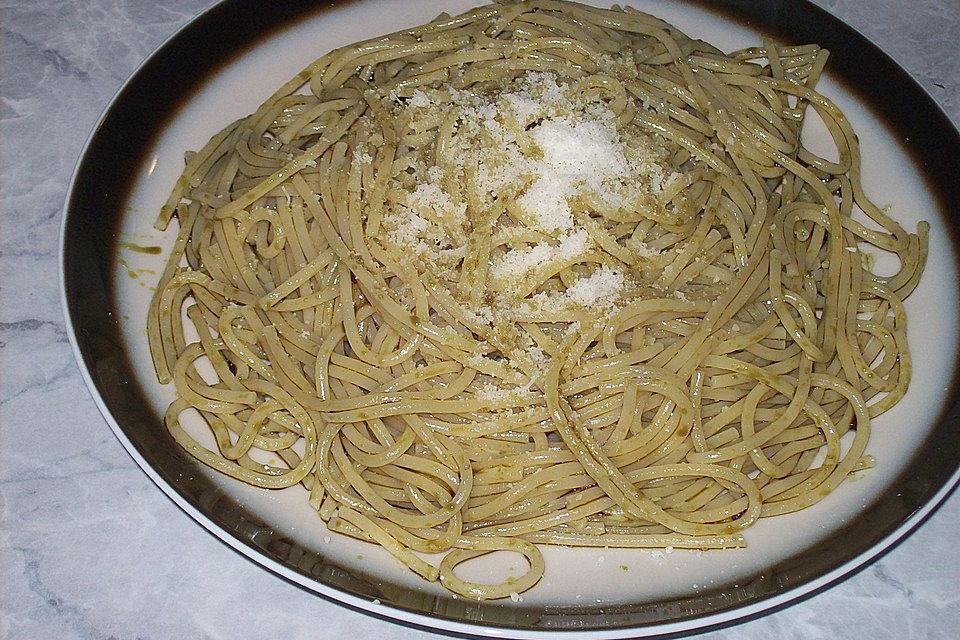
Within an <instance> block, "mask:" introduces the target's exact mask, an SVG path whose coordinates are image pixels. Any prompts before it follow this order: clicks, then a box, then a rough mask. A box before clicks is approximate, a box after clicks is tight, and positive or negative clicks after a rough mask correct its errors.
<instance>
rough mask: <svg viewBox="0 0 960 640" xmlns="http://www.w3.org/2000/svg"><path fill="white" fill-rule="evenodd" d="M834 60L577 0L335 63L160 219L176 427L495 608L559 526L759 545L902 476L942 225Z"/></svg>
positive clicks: (498, 10)
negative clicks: (856, 489) (787, 521)
mask: <svg viewBox="0 0 960 640" xmlns="http://www.w3.org/2000/svg"><path fill="white" fill-rule="evenodd" d="M826 59H827V52H826V51H824V50H822V49H820V48H818V47H817V46H815V45H804V46H781V45H778V44H774V43H770V42H767V43H764V44H763V45H762V46H758V47H754V48H750V49H744V50H741V51H735V52H732V53H728V54H725V53H722V52H720V51H718V50H717V49H715V48H714V47H712V46H711V45H709V44H707V43H704V42H701V41H697V40H692V39H690V38H688V37H687V36H685V35H684V34H683V33H681V32H679V31H678V30H677V29H676V28H674V27H673V26H671V25H669V24H667V23H665V22H663V21H661V20H658V19H657V18H654V17H652V16H649V15H646V14H644V13H640V12H638V11H635V10H632V9H629V8H622V9H621V8H616V7H615V8H613V9H598V8H592V7H586V6H581V5H578V4H573V3H566V2H554V1H549V0H544V1H531V2H521V3H513V2H505V3H502V4H493V5H488V6H483V7H480V8H477V9H475V10H473V11H470V12H469V13H466V14H464V15H460V16H455V17H451V16H448V15H445V14H444V15H441V16H440V17H438V18H437V19H436V20H435V21H433V22H431V23H429V24H426V25H423V26H420V27H416V28H412V29H409V30H406V31H402V32H399V33H396V34H393V35H390V36H385V37H380V38H375V39H372V40H369V41H366V42H361V43H358V44H355V45H351V46H348V47H344V48H341V49H337V50H335V51H332V52H330V53H328V54H326V55H324V56H323V57H321V58H320V59H318V60H317V61H316V62H314V63H313V64H311V65H310V66H309V67H307V68H306V69H304V70H303V71H302V72H301V73H300V74H299V75H297V76H296V77H295V78H293V79H292V80H290V81H289V82H287V83H286V84H285V85H283V86H282V87H281V88H280V89H279V90H278V91H277V92H276V93H275V94H274V95H273V96H271V97H270V99H269V100H267V101H266V102H265V103H264V104H263V105H262V106H261V107H260V108H259V109H258V110H257V111H256V113H254V114H252V115H250V116H249V117H246V118H243V119H241V120H238V121H236V122H234V123H232V124H230V125H229V126H228V127H226V128H225V129H224V130H223V131H221V132H220V133H219V134H217V135H216V136H215V137H214V138H213V139H212V140H210V141H209V142H208V143H207V144H206V145H205V146H204V147H203V148H202V149H201V150H200V151H198V152H195V153H189V154H188V155H187V163H186V169H185V171H184V173H183V175H182V177H181V178H180V180H179V181H178V182H177V185H176V188H175V189H174V191H173V193H172V194H171V196H170V199H169V201H168V202H167V204H166V206H164V207H163V209H162V211H161V213H160V216H159V220H158V223H157V226H158V228H160V229H165V228H166V227H167V226H168V224H169V223H170V222H171V220H172V219H173V218H176V220H177V222H178V224H179V232H178V234H177V236H176V241H175V245H174V248H173V251H172V253H171V255H170V257H169V261H168V262H167V266H166V269H165V271H164V273H163V275H162V278H161V281H160V284H159V286H158V288H157V290H156V294H155V297H154V299H153V302H152V306H151V308H150V312H149V321H148V334H149V339H150V348H151V353H152V356H153V360H154V364H155V366H156V371H157V375H158V377H159V380H160V381H161V382H162V383H168V382H171V381H172V382H173V384H174V385H175V386H176V392H177V399H176V400H175V401H174V402H173V403H172V404H171V405H170V407H169V410H168V411H167V413H166V418H165V422H166V426H167V428H168V429H169V432H170V434H171V435H172V437H173V438H174V439H175V440H176V442H177V443H178V444H179V445H180V446H182V447H183V449H185V450H186V451H187V452H188V453H189V454H190V455H192V456H194V457H195V458H196V459H197V460H199V461H200V462H202V463H204V464H206V465H209V466H210V467H212V468H213V469H216V470H217V471H220V472H222V473H224V474H227V475H229V476H232V477H234V478H236V479H238V480H241V481H243V482H247V483H250V484H253V485H256V486H258V487H264V488H268V489H280V488H283V487H291V486H294V485H298V484H299V485H302V486H303V487H304V488H305V489H306V492H305V495H304V500H309V502H310V504H311V505H312V506H313V507H314V508H315V509H316V511H317V512H318V514H319V518H320V519H322V520H323V521H324V522H325V523H326V527H328V528H329V529H330V530H332V531H336V532H339V533H342V534H345V535H348V536H353V537H355V538H359V539H361V540H366V541H370V542H374V543H376V544H379V545H382V546H383V547H384V548H386V549H387V550H388V551H389V552H390V553H391V554H393V555H394V556H395V557H396V558H397V559H398V560H399V561H400V562H402V563H404V564H405V565H406V566H407V567H409V568H410V569H411V570H413V571H415V572H416V573H418V574H420V575H421V576H423V577H424V578H426V579H427V580H438V579H439V580H440V581H441V583H442V584H443V585H444V586H445V587H446V588H448V589H449V590H451V591H453V592H455V593H456V594H460V595H461V596H466V597H469V598H502V597H506V596H511V595H512V596H516V594H518V593H521V592H523V591H525V590H527V589H529V588H531V587H533V586H534V585H535V584H536V583H537V581H538V580H539V579H540V578H541V576H542V575H543V572H544V570H545V567H544V561H543V557H542V555H541V552H540V550H539V548H538V545H543V544H555V545H566V546H584V547H668V546H672V547H675V548H693V549H718V548H724V547H737V546H742V545H744V539H743V536H742V531H743V530H744V529H745V528H747V527H749V526H750V525H751V524H753V523H754V522H756V521H757V519H758V518H762V517H768V516H780V515H782V514H787V513H790V512H793V511H797V510H799V509H803V508H805V507H808V506H810V505H812V504H814V503H816V502H818V501H819V500H821V499H823V498H824V497H825V496H827V495H828V494H830V492H831V491H832V490H833V489H834V488H836V487H837V485H839V484H840V483H841V482H843V481H844V479H845V478H847V477H848V476H850V474H852V473H854V472H857V471H860V470H862V469H865V468H867V467H870V466H872V464H873V461H872V458H871V457H870V456H869V455H867V454H866V453H865V450H866V446H867V442H868V437H869V434H870V421H871V419H872V418H873V417H875V416H877V415H878V414H881V413H883V412H884V411H886V410H887V409H889V408H890V407H891V406H893V405H894V404H895V403H896V402H897V401H898V400H899V399H900V398H901V397H902V396H903V395H904V393H905V391H906V389H907V385H908V382H909V379H910V369H911V366H910V358H909V353H908V350H907V344H906V317H905V315H904V308H903V302H902V301H903V299H904V298H905V297H906V296H907V295H908V294H909V293H910V292H911V290H912V289H913V288H914V286H915V285H916V283H917V281H918V279H919V278H920V275H921V271H922V268H923V263H924V260H925V256H926V244H927V226H926V225H925V224H921V225H919V228H918V229H917V232H916V233H908V232H907V231H905V230H904V229H903V228H902V227H901V226H900V225H899V224H898V223H897V222H895V221H894V220H893V219H891V217H889V216H888V215H887V213H886V212H885V211H883V210H881V209H880V208H878V207H877V206H876V205H875V204H874V203H872V202H871V201H870V200H869V199H868V198H867V196H866V195H865V194H864V192H863V190H862V188H861V181H860V167H861V158H860V152H859V148H858V143H857V138H856V136H855V135H854V132H853V131H852V130H851V127H850V125H849V123H848V121H847V120H846V118H845V117H844V115H843V114H842V113H841V112H840V111H839V110H838V109H837V107H836V106H835V105H834V104H833V103H832V102H831V101H830V99H829V98H827V97H825V96H823V95H820V94H819V93H817V92H816V91H815V89H814V84H815V83H816V81H817V79H818V76H819V75H820V73H821V71H822V69H823V67H824V64H825V62H826ZM812 112H816V114H817V115H818V116H819V119H820V120H821V121H822V123H823V125H825V128H826V131H828V132H829V135H830V137H832V141H833V145H834V146H835V151H834V152H833V153H832V154H827V155H829V156H830V157H829V158H828V157H822V156H821V155H818V154H816V153H814V152H812V151H811V150H810V149H808V148H806V147H805V146H804V138H803V136H801V129H802V128H803V126H804V121H805V117H806V118H807V119H809V118H810V115H809V114H811V113H812ZM821 126H822V125H821ZM878 256H886V257H889V256H893V257H895V258H896V262H897V265H898V269H897V270H896V272H895V273H893V274H892V275H890V274H886V275H880V274H878V273H876V272H875V268H874V266H873V264H874V262H875V260H876V258H877V257H878ZM188 422H189V423H190V424H192V425H193V426H192V427H190V428H188V427H187V426H186V425H187V423H188ZM197 429H199V432H198V431H197ZM294 490H297V489H294ZM307 493H308V495H307ZM317 529H318V533H319V532H322V530H323V525H322V524H321V523H320V522H319V521H318V523H317ZM504 550H505V551H511V552H516V553H518V554H521V555H522V556H523V557H524V558H525V559H526V561H527V563H528V564H529V569H528V570H527V571H526V573H525V574H524V575H522V576H521V577H519V578H516V577H515V578H511V579H510V580H507V581H506V582H504V583H502V584H480V583H476V582H471V581H467V580H464V579H462V578H461V577H459V576H458V574H457V565H458V564H460V563H462V562H465V561H468V560H471V559H473V558H477V557H479V556H482V555H484V554H488V553H491V552H494V551H504ZM547 570H549V569H547Z"/></svg>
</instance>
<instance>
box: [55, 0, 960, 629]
mask: <svg viewBox="0 0 960 640" xmlns="http://www.w3.org/2000/svg"><path fill="white" fill-rule="evenodd" d="M472 4H478V3H475V2H470V1H469V0H451V1H450V2H445V3H443V8H444V9H445V10H447V11H449V12H451V13H454V12H458V11H460V10H463V9H465V8H467V7H468V6H471V5H472ZM630 4H631V5H632V6H635V7H637V8H639V9H641V10H648V11H650V12H652V13H655V14H656V15H658V16H659V17H662V18H664V19H667V20H668V21H670V22H672V23H674V24H675V25H677V26H678V27H679V28H681V29H682V30H684V31H686V32H687V33H688V34H690V35H692V36H694V37H699V38H703V39H705V40H707V41H709V42H711V43H714V44H717V45H719V46H720V47H721V48H723V49H725V50H730V49H735V48H739V47H742V46H747V45H750V44H755V43H757V42H759V40H760V37H761V35H762V34H766V35H768V36H770V37H773V38H775V39H777V40H779V41H781V42H788V43H806V42H816V43H818V44H820V45H822V46H824V47H826V48H827V49H829V50H830V51H831V62H830V64H829V65H828V69H827V71H828V75H827V77H826V78H825V80H824V81H822V82H821V84H820V85H819V88H820V89H821V91H823V92H824V93H825V94H827V95H828V96H830V97H831V98H833V99H835V101H836V102H837V103H838V104H839V106H841V108H843V109H844V111H845V112H846V113H847V115H848V117H849V118H850V119H851V121H852V123H853V125H854V127H855V129H856V130H857V132H858V135H859V137H860V140H861V144H862V147H863V150H864V156H865V158H866V160H865V171H864V174H865V177H864V181H865V188H866V190H867V192H868V193H869V194H870V195H871V196H873V197H874V199H875V200H877V201H879V202H881V203H884V204H888V205H890V206H891V208H892V209H893V211H894V212H895V215H896V217H897V218H898V220H900V222H901V223H903V224H904V226H906V227H907V228H913V226H914V225H915V223H916V222H917V221H918V220H920V219H927V220H929V221H930V222H931V224H932V226H933V231H932V234H931V237H932V240H931V248H930V259H929V264H928V269H927V273H926V274H925V275H924V279H923V280H922V282H921V286H920V288H919V289H918V290H917V292H916V293H915V294H914V295H913V296H912V297H911V298H910V299H909V300H908V303H907V304H908V310H909V312H910V314H911V315H910V317H911V324H910V333H909V340H910V344H911V351H912V353H913V355H914V360H915V362H916V363H918V364H917V365H916V367H915V374H914V381H913V384H912V386H911V390H910V392H909V393H908V396H907V397H906V398H905V399H904V400H903V401H902V402H901V404H899V405H898V406H897V407H896V408H895V409H894V410H892V411H890V412H889V413H888V414H885V415H884V416H882V417H881V418H880V419H878V420H877V421H876V425H875V429H874V434H873V436H872V437H871V442H870V445H869V448H868V452H869V453H871V454H873V455H874V456H875V457H876V458H877V459H878V461H879V464H878V467H877V468H876V469H874V470H872V471H871V472H870V473H868V474H860V476H862V477H858V478H856V479H855V480H854V481H851V482H847V483H844V485H842V486H841V488H840V489H839V490H838V491H836V492H835V493H834V494H833V495H831V496H830V498H829V499H828V500H824V501H822V502H821V503H819V504H817V505H815V506H814V507H811V508H810V509H807V510H805V511H803V512H800V513H797V514H792V515H791V516H788V517H784V518H774V519H768V520H764V521H762V522H760V523H758V524H757V525H755V526H754V527H753V528H751V530H749V531H747V533H746V536H747V540H748V543H749V547H748V549H747V550H736V551H730V552H724V553H723V554H701V553H697V552H689V553H688V552H676V553H673V554H667V553H663V552H649V551H626V550H595V551H591V550H583V549H580V550H574V549H560V548H553V547H551V548H547V549H545V555H546V556H547V566H548V569H547V574H546V575H545V577H544V579H543V580H542V581H541V584H540V585H538V586H537V587H536V588H534V589H533V590H531V591H529V592H527V593H525V594H523V600H522V601H520V600H518V601H516V602H514V601H511V600H506V601H497V602H485V603H477V602H468V601H465V600H464V599H462V598H461V599H457V598H455V597H454V596H452V594H450V593H449V592H446V591H444V590H443V589H441V588H440V587H438V586H436V585H431V584H424V583H422V582H421V581H419V579H417V578H416V577H415V576H413V575H412V574H410V572H408V571H407V570H406V569H403V568H402V567H400V566H399V565H398V564H397V563H395V562H394V561H393V560H392V558H390V557H389V556H388V555H387V554H386V552H385V551H383V550H382V549H379V548H375V547H372V546H371V545H366V544H364V543H361V542H357V541H353V540H349V539H346V538H343V537H340V536H336V535H330V534H329V533H328V532H326V531H325V529H324V527H323V525H322V523H321V522H320V521H319V520H317V518H316V516H315V515H314V514H313V513H312V512H310V510H309V508H308V507H307V506H306V503H305V501H304V500H302V496H300V495H298V494H296V492H290V491H288V490H287V491H284V492H264V491H260V490H257V489H254V488H251V487H248V486H246V485H243V484H241V483H237V482H234V481H231V480H229V479H225V478H223V477H220V476H217V475H215V474H213V473H211V472H210V471H209V470H207V469H206V468H203V467H201V466H199V465H197V464H196V463H195V462H194V461H193V459H192V458H189V457H188V456H186V455H185V454H184V453H183V452H181V450H180V449H179V448H178V447H177V446H176V445H175V444H174V443H173V442H172V440H171V439H170V438H169V437H168V436H167V435H166V431H165V429H164V428H163V427H162V424H161V420H160V415H162V412H163V410H164V409H165V407H166V403H167V401H168V400H169V397H170V395H169V394H170V393H171V390H170V389H164V388H161V387H160V386H159V385H158V384H157V383H156V380H155V377H154V375H153V371H152V368H151V365H150V363H149V359H148V356H147V351H146V338H145V333H144V328H143V327H144V318H145V310H146V304H147V301H148V300H149V297H150V293H151V287H152V286H153V285H154V284H155V283H156V280H157V277H158V273H159V269H158V268H157V267H158V265H159V264H160V260H161V258H162V256H158V255H157V254H156V253H153V252H152V250H148V251H146V252H144V251H140V250H137V249H138V248H140V249H142V248H143V247H154V246H159V247H166V246H167V245H168V244H169V239H170V238H169V236H167V235H164V234H159V233H157V232H155V231H153V230H152V227H151V225H152V222H153V218H154V216H155V212H156V211H157V210H158V209H159V206H160V204H161V203H162V202H163V201H164V200H165V199H166V196H167V195H168V193H169V191H170V189H171V188H172V185H173V182H174V181H175V180H176V177H177V176H178V175H179V172H180V170H181V168H182V153H183V151H184V150H187V149H195V148H197V147H198V146H199V145H200V144H202V143H203V142H205V141H206V140H207V139H209V138H210V136H212V135H213V134H214V133H216V132H217V131H219V130H220V129H221V128H222V127H223V126H224V125H225V124H227V123H228V122H230V121H231V120H233V119H235V118H238V117H241V116H244V115H246V114H247V113H250V112H251V111H253V110H254V109H255V108H256V107H257V106H258V105H259V104H260V103H261V102H263V100H265V99H266V98H267V97H268V96H269V94H270V93H271V92H272V91H273V90H274V89H275V88H276V87H277V86H279V85H280V84H281V83H282V82H284V81H285V80H286V79H288V78H289V77H291V76H293V75H294V74H295V73H296V72H297V71H299V70H300V68H302V67H303V66H304V65H305V64H306V63H307V62H309V61H311V60H313V59H314V58H316V57H318V56H320V55H322V54H323V53H325V52H326V51H328V50H329V49H332V48H334V47H337V46H340V45H343V44H347V43H349V42H353V41H356V40H359V39H362V38H365V37H369V36H373V35H377V34H380V33H386V32H389V31H393V30H395V29H399V28H402V27H405V26H412V25H415V24H419V23H422V22H425V21H427V20H429V19H431V18H432V17H434V15H435V14H436V13H437V11H438V10H439V9H438V8H437V7H438V4H437V3H433V2H428V1H426V0H418V1H415V2H408V3H405V4H404V10H403V11H402V12H398V11H396V6H397V5H396V3H393V2H390V1H389V0H361V1H359V2H353V3H334V2H327V3H313V4H311V3H302V2H281V3H275V4H274V5H272V6H271V10H270V11H264V10H263V6H262V4H261V3H258V2H256V1H254V0H228V1H226V2H224V3H222V4H219V5H217V6H215V7H213V8H212V9H210V10H209V11H207V12H206V13H204V14H202V15H201V16H199V17H198V18H196V19H195V20H194V21H192V22H191V23H190V24H188V25H187V26H186V27H185V28H184V29H182V30H181V31H180V32H178V33H177V34H176V35H174V36H173V37H172V38H171V39H170V40H169V41H168V42H167V43H166V44H164V45H163V46H162V47H161V48H160V49H159V50H158V51H157V52H156V53H154V54H153V55H152V56H151V57H150V58H149V59H148V60H147V61H146V62H144V64H143V65H142V66H141V67H140V68H139V69H138V71H137V72H136V73H135V74H134V75H133V76H132V77H131V78H130V80H128V82H127V83H126V84H125V85H124V87H123V88H122V89H121V91H120V92H119V93H118V95H117V96H116V97H115V99H114V100H113V102H112V103H111V105H110V106H109V107H108V109H107V111H106V112H105V113H104V115H103V117H102V118H101V120H100V122H99V123H98V125H97V127H96V129H95V131H94V132H93V134H92V136H91V138H90V140H89V142H88V144H87V146H86V149H85V151H84V153H83V156H82V158H81V161H80V163H79V165H78V168H77V171H76V174H75V176H74V179H73V181H72V183H71V188H70V192H69V195H68V201H67V214H66V216H65V218H64V224H63V229H62V238H61V260H62V282H63V302H64V306H65V310H66V314H67V319H68V328H69V331H70V334H71V338H72V341H73V344H74V348H75V353H76V355H77V358H78V361H79V363H80V365H81V369H82V370H83V372H84V376H85V378H86V380H87V383H88V385H89V387H90V389H91V392H92V393H93V395H94V397H95V399H96V400H97V403H98V405H99V407H100V409H101V411H102V412H103V414H104V416H105V417H106V419H107V421H108V423H109V424H110V426H111V428H112V429H113V430H114V432H115V433H116V435H117V437H118V438H119V439H120V441H121V443H122V444H123V445H124V446H125V447H126V449H127V450H128V451H129V452H130V454H131V456H133V458H134V459H135V460H136V461H137V462H138V464H140V466H141V467H142V468H143V469H144V470H145V472H146V473H147V474H148V475H149V476H150V477H151V478H152V479H153V480H154V481H155V482H156V483H157V485H158V486H159V487H160V488H161V489H162V490H163V491H164V492H165V493H166V494H167V495H168V496H170V498H171V499H173V500H174V501H175V502H176V503H177V504H178V505H179V506H180V507H181V508H183V509H184V510H185V511H186V512H187V513H188V514H190V515H191V516H192V517H193V518H195V519H196V520H197V521H198V522H199V523H200V524H201V525H203V526H204V527H206V528H207V529H208V530H210V531H211V532H212V533H213V534H214V535H216V536H217V537H219V538H220V539H222V540H223V541H224V542H226V543H227V544H229V545H230V546H232V547H233V548H234V549H236V550H237V551H239V552H240V553H242V554H244V555H245V556H247V557H249V558H250V559H251V560H253V561H255V562H257V563H259V564H261V565H262V566H264V567H265V568H267V569H269V570H271V571H273V572H275V573H277V574H278V575H280V576H281V577H283V578H285V579H287V580H290V581H292V582H294V583H296V584H298V585H300V586H302V587H304V588H305V589H308V590H310V591H313V592H316V593H318V594H320V595H323V596H327V597H330V598H333V599H335V600H337V601H340V602H342V603H344V604H346V605H348V606H352V607H355V608H358V609H361V610H364V611H368V612H371V613H374V614H377V615H381V616H386V617H388V618H391V619H394V620H397V621H401V622H407V623H411V624H415V625H420V626H424V627H428V628H434V629H439V630H444V631H450V632H459V633H469V634H481V635H490V636H497V637H504V636H508V637H524V638H537V637H545V636H548V635H555V634H558V633H561V634H563V635H565V636H570V637H576V636H581V637H590V638H603V637H606V638H619V637H636V636H655V635H662V634H670V633H677V632H685V631H691V630H700V629H704V628H708V627H712V626H716V625H721V624H726V623H730V622H732V621H736V620H740V619H743V618H746V617H752V616H756V615H759V614H762V613H764V612H766V611H770V610H772V609H774V608H777V607H780V606H783V605H785V604H787V603H789V602H792V601H794V600H796V599H799V598H802V597H805V596H808V595H810V594H812V593H814V592H816V591H818V590H820V589H823V588H826V587H828V586H829V585H830V584H832V583H833V582H835V581H837V580H840V579H842V578H844V577H846V576H848V575H850V574H851V573H852V572H854V571H856V570H857V569H858V568H860V567H862V566H864V565H866V564H868V563H869V562H871V561H873V560H874V559H876V558H877V557H878V556H879V555H880V554H882V553H883V552H885V551H886V550H888V549H889V548H891V547H892V546H893V545H894V544H895V543H896V542H898V541H899V540H901V539H902V538H903V537H905V536H906V535H907V534H908V533H909V532H910V531H911V530H912V529H913V528H915V527H916V526H918V525H919V524H920V523H921V522H922V521H923V519H924V518H925V517H926V516H927V515H929V514H930V513H931V512H932V511H933V510H934V509H935V508H936V506H937V505H938V504H939V503H940V502H941V501H942V500H943V499H944V498H945V497H946V495H947V494H948V493H949V491H950V490H951V489H952V487H954V486H955V485H956V484H957V482H958V479H960V467H958V464H960V426H958V425H960V422H958V415H960V402H958V399H960V396H958V388H957V379H956V376H955V372H956V371H957V366H956V364H957V353H958V344H960V339H958V334H960V330H958V318H960V313H958V307H960V304H958V291H957V284H956V283H957V282H958V277H957V273H958V269H957V255H958V252H957V250H956V248H955V247H954V244H953V242H954V241H955V240H956V238H957V232H958V230H960V221H958V220H956V219H955V218H954V217H953V216H952V215H951V214H952V212H956V211H958V210H960V185H958V184H957V182H958V181H957V180H956V179H955V178H956V176H957V175H960V135H958V133H957V131H956V129H955V128H953V126H952V125H951V123H950V122H949V120H948V119H947V117H946V116H945V115H944V114H943V113H942V112H941V111H940V110H939V108H938V107H936V105H935V104H934V103H933V101H932V100H931V99H930V98H929V96H927V95H926V94H925V93H924V92H923V90H922V89H920V88H919V87H918V86H917V85H916V84H915V83H914V82H913V81H912V80H911V79H910V78H909V76H908V75H907V74H906V73H905V72H904V71H903V70H902V69H900V68H899V67H898V66H896V65H895V64H894V63H893V62H892V61H891V60H890V59H889V58H888V57H887V56H885V55H884V54H883V53H882V52H880V51H879V50H877V49H876V48H875V47H873V46H872V45H871V44H870V43H869V42H867V41H866V40H865V39H864V38H862V37H861V36H859V35H858V34H857V33H855V32H854V31H852V30H851V29H850V28H849V27H846V26H845V25H843V24H842V23H840V22H838V21H837V20H836V19H834V18H832V17H831V16H829V15H828V14H826V13H824V12H823V11H821V10H819V9H817V8H815V7H814V6H812V5H809V4H807V3H805V2H792V1H789V0H783V1H773V2H760V1H757V2H744V1H742V0H729V1H727V2H719V3H711V4H710V5H709V8H707V6H706V5H705V4H704V5H700V4H697V3H681V2H657V3H653V2H648V1H643V0H637V1H635V2H631V3H630ZM187 61H189V63H188V64H186V65H185V62H187ZM184 69H186V71H184ZM880 80H882V81H880ZM931 309H935V310H936V311H937V313H929V311H930V310H931ZM925 311H926V312H925Z"/></svg>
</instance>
